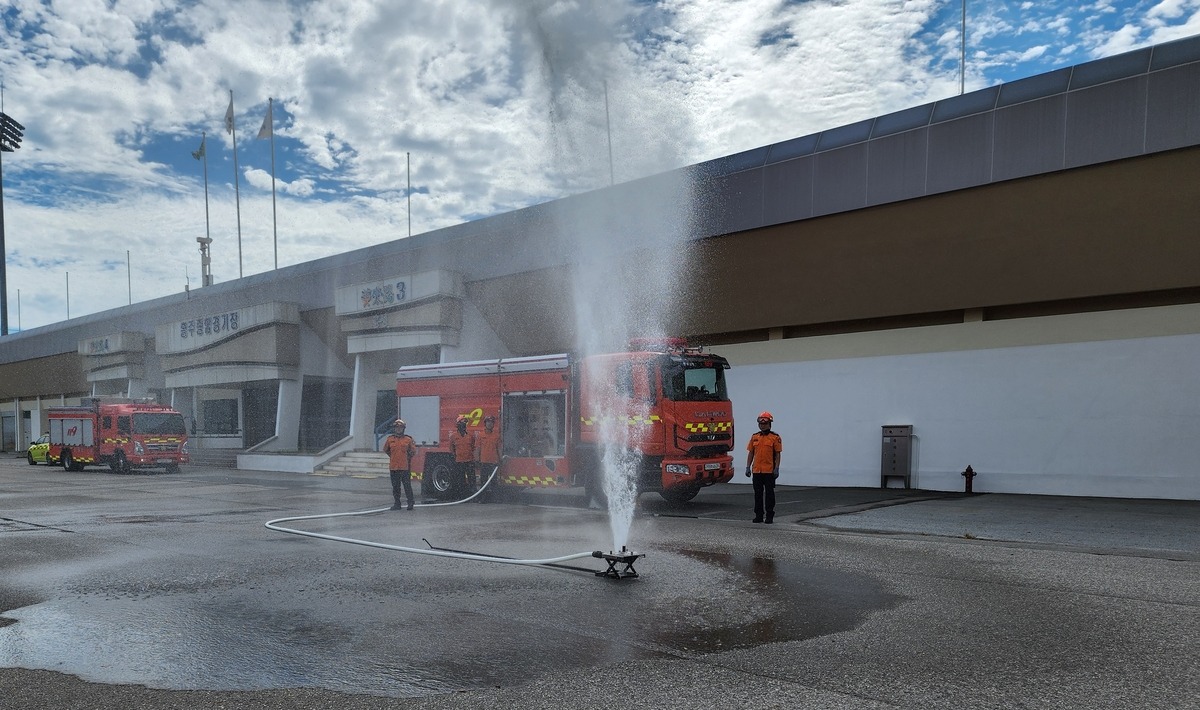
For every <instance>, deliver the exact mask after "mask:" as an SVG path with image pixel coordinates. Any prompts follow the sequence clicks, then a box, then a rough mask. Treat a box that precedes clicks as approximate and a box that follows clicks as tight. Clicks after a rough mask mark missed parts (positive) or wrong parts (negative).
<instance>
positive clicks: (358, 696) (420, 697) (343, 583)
mask: <svg viewBox="0 0 1200 710" xmlns="http://www.w3.org/2000/svg"><path fill="white" fill-rule="evenodd" d="M555 495H557V496H558V498H557V499H556V498H555V497H554V496H555ZM389 497H390V491H389V490H388V485H387V481H386V479H382V478H381V479H377V480H371V479H356V478H350V477H346V478H336V479H330V478H323V477H316V476H302V475H301V476H298V475H295V474H276V473H267V472H253V471H228V470H220V469H208V470H206V469H185V471H184V473H182V474H179V475H174V476H168V475H153V474H151V475H138V476H118V475H113V474H110V473H106V472H103V471H100V470H95V471H91V470H89V471H85V472H81V473H66V472H63V471H61V469H48V468H45V467H27V466H25V464H24V463H23V462H22V461H12V462H8V461H0V570H3V574H0V708H3V709H4V710H8V709H9V708H51V709H53V708H78V707H91V708H104V709H105V710H107V709H109V708H112V709H114V710H115V709H116V708H146V709H152V710H160V709H163V708H208V707H214V708H215V707H221V708H229V709H232V708H247V709H248V708H284V707H287V708H325V707H329V708H333V707H338V708H348V709H350V710H356V709H358V708H491V707H496V706H504V705H508V706H512V707H522V708H524V707H529V708H562V707H572V708H589V707H596V708H601V707H603V708H608V707H612V705H613V704H614V702H619V703H621V704H630V705H633V704H636V705H641V706H643V707H652V708H680V709H682V708H688V709H689V710H691V709H694V708H725V707H734V706H737V707H806V708H871V709H874V708H902V709H904V710H909V709H911V710H917V709H918V708H919V709H921V710H925V709H926V708H953V709H954V710H960V709H961V708H1009V707H1012V708H1026V707H1038V708H1077V707H1097V706H1101V705H1103V706H1107V707H1138V708H1194V707H1195V702H1194V699H1195V698H1196V697H1198V696H1200V677H1198V676H1197V674H1196V673H1195V668H1196V667H1197V657H1196V648H1195V639H1196V638H1197V637H1198V636H1200V614H1197V610H1198V609H1200V564H1198V562H1200V560H1198V559H1197V548H1196V544H1195V541H1196V530H1195V525H1196V520H1197V513H1198V512H1200V509H1198V507H1197V505H1198V504H1197V503H1195V502H1183V503H1176V502H1163V501H1119V500H1112V499H1059V498H1043V497H1022V496H999V495H995V494H988V495H979V496H971V497H966V496H962V495H960V494H947V493H936V492H934V493H931V492H922V491H895V490H886V491H884V490H878V489H827V488H821V489H809V488H798V487H783V488H781V489H780V490H779V496H778V498H779V502H778V504H777V513H776V521H777V524H776V525H773V526H764V525H755V524H752V523H750V522H749V520H748V518H749V517H750V501H751V491H750V489H749V487H748V486H745V485H737V486H733V485H731V486H723V487H718V488H715V489H710V490H706V491H703V492H701V494H700V496H699V497H697V498H696V500H695V501H694V502H693V503H691V504H689V505H686V506H672V505H670V504H667V503H666V502H665V501H661V500H660V499H658V498H657V496H653V495H645V496H643V497H642V501H641V507H640V512H639V514H638V516H637V517H635V519H634V521H633V527H632V530H631V540H632V541H633V542H634V544H635V546H636V548H637V549H639V550H642V551H644V552H646V553H647V558H646V559H645V560H644V561H643V562H641V563H639V565H638V568H639V571H641V572H642V577H640V578H639V579H636V580H627V581H611V580H598V579H596V578H594V576H593V575H591V574H590V573H586V574H579V573H571V572H563V571H552V570H545V569H538V568H512V567H510V566H502V565H501V566H495V565H494V566H486V565H485V566H480V565H479V564H475V563H468V562H464V561H456V560H440V559H435V560H433V561H430V559H429V558H418V556H414V555H402V554H392V553H385V552H381V551H379V550H373V549H370V548H364V547H358V546H353V545H343V544H338V543H335V542H329V541H324V540H313V539H306V538H299V537H296V536H288V535H281V534H279V533H275V532H272V531H268V530H265V529H263V527H262V522H263V521H264V520H266V519H270V518H275V517H280V516H285V515H300V514H304V513H315V512H331V511H350V510H362V509H365V508H370V507H372V506H379V505H386V504H387V503H388V502H389V500H388V499H389ZM521 497H522V498H527V500H524V501H522V502H523V503H524V504H516V503H517V501H511V502H507V503H500V504H496V505H484V506H480V505H469V506H466V507H457V508H455V507H450V508H445V507H443V508H425V509H418V510H417V511H415V512H413V513H408V512H400V513H382V514H373V515H367V516H362V517H356V518H349V519H336V520H327V521H311V522H309V523H307V525H311V526H312V529H314V530H321V531H325V532H332V533H336V534H339V535H351V536H354V537H362V538H368V539H371V540H380V541H389V542H396V543H401V544H406V543H411V542H416V543H417V544H420V541H421V539H422V538H427V539H429V540H431V541H433V542H434V544H438V545H440V546H445V547H451V548H459V549H470V550H480V551H491V552H496V553H500V554H508V555H521V554H528V553H529V551H533V550H540V549H542V548H544V547H545V546H546V545H547V544H548V543H550V542H553V544H554V546H558V547H562V546H567V547H582V548H583V549H592V548H589V547H587V545H592V544H599V541H600V540H602V539H603V538H604V537H605V536H607V534H608V531H607V516H606V515H605V513H603V512H601V511H594V510H589V509H586V508H583V507H573V506H572V505H571V504H572V503H575V502H578V501H573V500H572V498H571V496H570V494H569V493H565V494H564V493H558V494H545V493H537V492H531V493H527V494H524V495H523V496H521Z"/></svg>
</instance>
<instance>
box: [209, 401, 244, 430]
mask: <svg viewBox="0 0 1200 710" xmlns="http://www.w3.org/2000/svg"><path fill="white" fill-rule="evenodd" d="M203 415H204V416H203V419H202V420H201V421H202V424H203V427H202V428H203V430H204V433H205V434H237V433H238V432H239V431H240V428H239V427H238V403H237V400H236V399H209V400H205V401H204V407H203Z"/></svg>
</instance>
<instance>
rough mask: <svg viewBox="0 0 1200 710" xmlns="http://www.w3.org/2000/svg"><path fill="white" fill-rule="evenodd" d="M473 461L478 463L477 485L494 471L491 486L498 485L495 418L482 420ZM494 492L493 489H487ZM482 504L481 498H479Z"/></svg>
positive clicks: (497, 440)
mask: <svg viewBox="0 0 1200 710" xmlns="http://www.w3.org/2000/svg"><path fill="white" fill-rule="evenodd" d="M475 460H476V461H478V462H479V483H480V484H481V485H482V484H484V483H485V481H486V480H487V477H488V476H491V475H492V472H493V471H495V473H496V475H495V478H493V480H492V486H495V485H496V484H498V483H499V478H500V432H498V431H496V418H495V417H493V416H492V415H490V414H489V415H487V416H486V417H484V418H483V431H481V432H479V436H478V437H477V438H476V443H475ZM489 490H494V488H492V489H489ZM479 502H480V503H482V502H483V496H479Z"/></svg>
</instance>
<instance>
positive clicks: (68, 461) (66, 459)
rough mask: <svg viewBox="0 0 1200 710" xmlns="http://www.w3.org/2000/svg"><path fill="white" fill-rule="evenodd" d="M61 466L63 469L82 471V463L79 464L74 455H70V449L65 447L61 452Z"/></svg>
mask: <svg viewBox="0 0 1200 710" xmlns="http://www.w3.org/2000/svg"><path fill="white" fill-rule="evenodd" d="M62 466H63V470H64V471H82V470H83V464H81V463H79V462H78V461H76V460H75V457H74V456H72V455H71V450H70V449H67V450H66V451H64V452H63V455H62Z"/></svg>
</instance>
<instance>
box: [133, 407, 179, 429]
mask: <svg viewBox="0 0 1200 710" xmlns="http://www.w3.org/2000/svg"><path fill="white" fill-rule="evenodd" d="M133 430H134V431H136V432H137V433H139V434H184V433H186V431H187V430H186V429H184V428H183V415H182V414H178V413H175V412H172V413H170V414H166V413H161V412H135V413H134V415H133Z"/></svg>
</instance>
